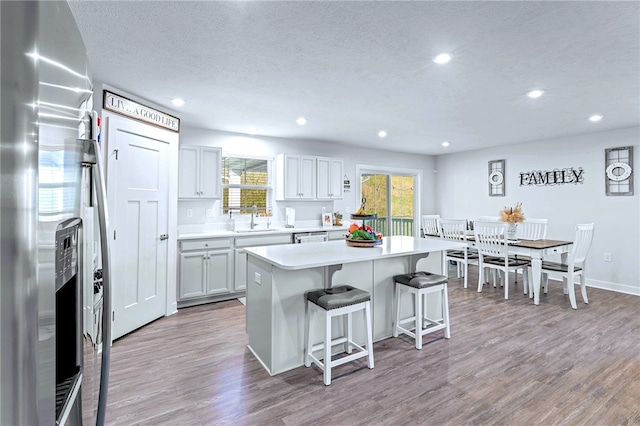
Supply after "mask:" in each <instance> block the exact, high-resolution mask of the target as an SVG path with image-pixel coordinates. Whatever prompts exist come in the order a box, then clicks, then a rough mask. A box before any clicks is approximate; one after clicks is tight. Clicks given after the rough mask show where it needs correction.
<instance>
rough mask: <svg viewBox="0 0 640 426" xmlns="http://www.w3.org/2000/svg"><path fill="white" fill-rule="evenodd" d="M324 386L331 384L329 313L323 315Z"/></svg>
mask: <svg viewBox="0 0 640 426" xmlns="http://www.w3.org/2000/svg"><path fill="white" fill-rule="evenodd" d="M324 319H325V321H324V323H325V328H324V384H325V386H329V385H330V384H331V315H329V312H328V311H327V312H325V314H324Z"/></svg>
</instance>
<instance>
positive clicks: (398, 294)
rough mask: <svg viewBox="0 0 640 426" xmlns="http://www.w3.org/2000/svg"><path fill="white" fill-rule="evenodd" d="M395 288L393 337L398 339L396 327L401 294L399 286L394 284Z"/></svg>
mask: <svg viewBox="0 0 640 426" xmlns="http://www.w3.org/2000/svg"><path fill="white" fill-rule="evenodd" d="M395 286H396V303H394V306H395V308H396V312H395V318H396V320H395V322H394V324H393V337H398V325H399V324H400V299H401V297H402V293H401V292H400V285H398V283H396V284H395Z"/></svg>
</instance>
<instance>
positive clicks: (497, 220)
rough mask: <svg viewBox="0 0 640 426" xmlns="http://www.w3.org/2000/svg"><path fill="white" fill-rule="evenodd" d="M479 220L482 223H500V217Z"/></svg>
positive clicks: (486, 217) (487, 217)
mask: <svg viewBox="0 0 640 426" xmlns="http://www.w3.org/2000/svg"><path fill="white" fill-rule="evenodd" d="M477 220H479V221H480V222H500V216H480V217H478V219H477Z"/></svg>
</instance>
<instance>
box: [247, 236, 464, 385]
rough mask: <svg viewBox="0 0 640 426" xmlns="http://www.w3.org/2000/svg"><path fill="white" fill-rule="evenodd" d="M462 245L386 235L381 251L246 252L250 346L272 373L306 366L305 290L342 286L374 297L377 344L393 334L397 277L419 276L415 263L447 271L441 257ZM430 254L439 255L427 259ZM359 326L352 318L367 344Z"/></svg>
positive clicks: (317, 247)
mask: <svg viewBox="0 0 640 426" xmlns="http://www.w3.org/2000/svg"><path fill="white" fill-rule="evenodd" d="M464 247H465V245H464V244H463V243H457V242H453V241H446V240H435V239H423V238H414V237H402V236H396V237H385V238H384V240H383V244H381V245H379V246H375V247H349V246H347V245H346V244H345V242H344V241H328V242H318V243H308V244H293V245H280V246H265V247H249V248H246V249H245V251H246V253H247V255H248V263H247V333H248V334H249V349H250V350H251V352H253V354H254V355H255V356H256V358H258V360H259V361H260V362H261V363H262V365H263V366H264V367H265V369H266V370H267V371H268V372H269V373H270V374H271V375H274V374H279V373H283V372H285V371H288V370H291V369H293V368H296V367H300V366H302V365H303V352H304V334H305V333H304V323H305V322H304V306H305V301H304V293H305V292H306V291H307V290H312V289H318V288H327V287H331V286H332V285H340V284H349V285H352V286H354V287H357V288H360V289H362V290H365V291H368V292H369V293H370V294H371V305H372V313H373V339H374V341H378V340H382V339H386V338H388V337H391V335H392V311H393V307H392V303H393V285H394V284H393V276H394V275H398V274H404V273H408V272H413V271H416V266H418V267H419V268H420V269H419V270H427V271H430V272H435V273H441V270H442V260H441V259H442V257H441V255H440V252H442V251H443V250H451V249H462V248H464ZM430 253H437V254H438V255H437V256H431V257H429V259H426V257H427V256H429V254H430ZM418 262H420V263H419V264H418ZM335 321H339V319H335ZM359 322H360V321H359V318H358V317H357V316H356V317H354V333H355V335H356V336H358V335H359V334H360V338H357V340H361V341H364V334H363V332H362V327H359ZM317 326H318V328H317V330H316V329H314V330H315V331H314V333H313V334H314V335H315V336H317V337H318V339H320V337H321V334H322V332H321V331H320V330H321V327H322V326H321V325H317ZM334 329H339V327H334Z"/></svg>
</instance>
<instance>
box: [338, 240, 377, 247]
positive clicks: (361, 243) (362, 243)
mask: <svg viewBox="0 0 640 426" xmlns="http://www.w3.org/2000/svg"><path fill="white" fill-rule="evenodd" d="M344 241H345V242H346V243H347V245H348V246H349V247H375V246H379V245H380V244H382V240H352V239H351V238H345V240H344Z"/></svg>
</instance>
